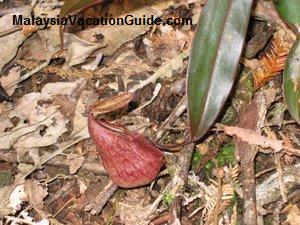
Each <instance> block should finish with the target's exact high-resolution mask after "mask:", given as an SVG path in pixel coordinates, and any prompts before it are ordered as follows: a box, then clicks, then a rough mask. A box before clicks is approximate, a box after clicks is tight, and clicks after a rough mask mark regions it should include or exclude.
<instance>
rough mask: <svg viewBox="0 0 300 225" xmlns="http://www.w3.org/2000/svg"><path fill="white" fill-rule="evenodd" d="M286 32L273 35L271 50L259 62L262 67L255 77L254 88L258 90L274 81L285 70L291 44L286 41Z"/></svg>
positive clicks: (277, 32) (280, 31) (279, 31)
mask: <svg viewBox="0 0 300 225" xmlns="http://www.w3.org/2000/svg"><path fill="white" fill-rule="evenodd" d="M284 36H285V32H284V31H283V30H278V31H276V32H275V33H274V34H273V37H272V40H271V41H272V43H271V46H270V48H269V49H268V50H267V51H266V53H265V54H264V55H263V57H262V58H261V59H260V60H259V62H260V65H261V67H260V68H258V70H257V71H256V72H255V73H254V75H253V80H254V88H255V89H258V88H260V87H262V86H263V85H264V84H265V83H267V82H268V81H270V80H272V79H273V78H274V77H275V76H276V75H278V74H280V73H281V72H282V70H283V69H284V65H285V62H286V59H287V55H288V53H289V50H290V48H291V45H290V43H288V42H287V41H285V40H284Z"/></svg>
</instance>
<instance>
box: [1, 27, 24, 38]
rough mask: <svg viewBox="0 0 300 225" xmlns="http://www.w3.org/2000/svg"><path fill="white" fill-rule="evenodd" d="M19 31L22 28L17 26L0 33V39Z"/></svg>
mask: <svg viewBox="0 0 300 225" xmlns="http://www.w3.org/2000/svg"><path fill="white" fill-rule="evenodd" d="M20 30H22V27H21V26H17V27H13V28H11V29H8V30H5V31H1V32H0V38H2V37H5V36H7V35H10V34H13V33H15V32H18V31H20Z"/></svg>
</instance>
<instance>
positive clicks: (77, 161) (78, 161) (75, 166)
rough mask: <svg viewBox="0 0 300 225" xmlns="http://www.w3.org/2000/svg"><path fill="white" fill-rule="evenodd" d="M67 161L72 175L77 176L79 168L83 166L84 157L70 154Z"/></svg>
mask: <svg viewBox="0 0 300 225" xmlns="http://www.w3.org/2000/svg"><path fill="white" fill-rule="evenodd" d="M66 160H67V162H68V164H69V171H70V174H75V173H76V172H77V170H79V168H80V167H81V166H82V164H83V161H84V157H83V156H82V155H78V154H68V155H67V159H66Z"/></svg>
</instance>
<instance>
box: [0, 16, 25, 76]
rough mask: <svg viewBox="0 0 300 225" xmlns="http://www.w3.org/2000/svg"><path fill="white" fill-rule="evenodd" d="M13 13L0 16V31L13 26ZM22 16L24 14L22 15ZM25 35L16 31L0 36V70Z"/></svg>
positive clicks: (23, 39) (13, 54) (14, 52)
mask: <svg viewBox="0 0 300 225" xmlns="http://www.w3.org/2000/svg"><path fill="white" fill-rule="evenodd" d="M13 15H16V14H15V13H13V14H7V15H5V16H3V17H1V18H0V32H1V31H6V30H10V29H12V28H14V27H15V26H14V25H13ZM23 16H24V15H23ZM25 39H26V37H25V36H24V35H23V33H22V31H17V32H14V33H12V34H9V35H6V36H4V37H1V38H0V43H2V44H1V54H0V71H1V70H2V68H3V66H4V65H5V64H7V63H8V62H9V61H10V60H12V59H13V58H14V56H15V55H16V53H17V51H18V48H19V46H20V45H21V44H22V43H23V42H24V41H25ZM4 43H5V44H4Z"/></svg>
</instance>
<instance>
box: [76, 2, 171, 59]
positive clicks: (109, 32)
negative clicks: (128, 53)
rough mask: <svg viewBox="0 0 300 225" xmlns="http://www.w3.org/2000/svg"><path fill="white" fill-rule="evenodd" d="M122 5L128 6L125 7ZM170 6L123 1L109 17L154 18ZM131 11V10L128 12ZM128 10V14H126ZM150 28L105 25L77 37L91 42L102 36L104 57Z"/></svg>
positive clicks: (166, 3)
mask: <svg viewBox="0 0 300 225" xmlns="http://www.w3.org/2000/svg"><path fill="white" fill-rule="evenodd" d="M132 2H134V4H139V7H135V6H133V7H132V6H131V5H132V4H133V3H132ZM124 4H128V7H130V8H128V7H127V6H126V7H125V6H124ZM171 4H172V1H171V0H168V1H156V2H154V3H153V4H151V5H150V6H149V5H148V4H147V2H146V1H143V2H141V1H137V2H135V1H131V3H130V1H124V3H122V4H119V5H120V6H118V5H117V4H116V5H115V8H114V9H112V10H111V11H110V12H109V13H110V14H109V15H112V16H117V17H125V16H127V15H128V13H129V12H130V15H132V16H133V17H139V18H142V17H143V16H145V17H146V18H147V17H151V16H154V17H155V18H156V17H158V16H161V15H162V13H163V11H162V10H163V9H167V8H168V7H169V6H170V5H171ZM130 9H132V10H130ZM127 10H130V11H129V12H126V11H127ZM150 28H151V26H150V25H140V26H136V25H122V26H118V25H107V26H97V27H95V28H92V29H88V30H83V31H81V32H79V33H78V35H79V37H81V38H83V39H85V40H88V41H90V42H93V40H94V38H95V37H96V36H100V35H102V36H103V44H105V45H107V47H105V48H103V49H101V51H102V52H103V54H104V55H111V54H113V53H114V52H115V51H116V50H117V49H118V48H119V47H120V46H121V45H122V44H124V43H126V42H128V41H131V40H133V39H134V38H136V37H138V36H140V35H141V34H144V33H146V32H147V31H148V30H149V29H150Z"/></svg>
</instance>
